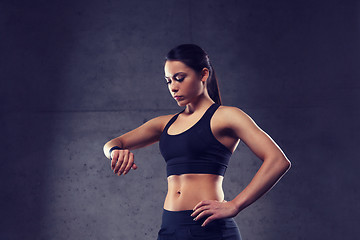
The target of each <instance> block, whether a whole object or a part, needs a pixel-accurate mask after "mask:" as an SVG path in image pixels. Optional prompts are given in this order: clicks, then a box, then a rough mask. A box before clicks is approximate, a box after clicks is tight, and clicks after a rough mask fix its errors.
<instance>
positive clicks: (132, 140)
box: [117, 116, 166, 150]
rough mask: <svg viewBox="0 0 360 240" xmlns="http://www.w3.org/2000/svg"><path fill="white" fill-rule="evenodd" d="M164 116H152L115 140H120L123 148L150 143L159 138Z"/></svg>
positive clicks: (132, 147) (139, 146)
mask: <svg viewBox="0 0 360 240" xmlns="http://www.w3.org/2000/svg"><path fill="white" fill-rule="evenodd" d="M164 118H166V116H161V117H157V118H153V119H151V120H149V121H147V122H146V123H144V124H142V125H141V126H139V127H138V128H135V129H134V130H131V131H130V132H127V133H125V134H123V135H121V136H119V137H117V140H118V141H120V142H121V144H122V147H123V148H126V149H130V150H132V149H137V148H141V147H145V146H148V145H151V144H153V143H155V142H157V141H159V139H160V135H161V133H162V128H163V125H164Z"/></svg>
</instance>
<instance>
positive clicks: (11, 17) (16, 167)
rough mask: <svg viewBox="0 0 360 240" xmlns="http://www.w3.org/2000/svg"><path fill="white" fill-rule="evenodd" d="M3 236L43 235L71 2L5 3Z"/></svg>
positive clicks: (68, 41) (0, 182) (0, 223)
mask: <svg viewBox="0 0 360 240" xmlns="http://www.w3.org/2000/svg"><path fill="white" fill-rule="evenodd" d="M0 9H2V10H1V15H2V18H3V19H5V21H2V25H1V28H2V32H5V33H6V35H3V37H2V40H1V41H2V44H3V45H4V46H6V48H5V49H3V50H2V53H1V55H2V59H3V61H2V67H1V69H0V71H1V76H2V77H1V78H2V86H1V88H0V92H1V95H0V96H1V97H0V98H1V99H0V100H1V103H2V104H1V118H0V124H1V133H2V136H3V138H2V140H1V167H0V169H1V175H0V176H1V179H0V186H1V198H0V206H1V216H2V217H1V220H0V239H21V238H22V239H29V236H31V239H39V236H40V227H41V220H42V214H43V208H44V205H45V203H44V202H43V192H44V188H45V184H46V181H45V180H46V178H47V177H48V176H47V169H48V168H49V167H51V162H48V159H49V156H50V154H51V153H52V152H51V148H52V147H53V146H52V139H53V137H54V136H53V135H52V133H53V119H54V117H53V114H52V113H53V112H54V111H56V104H57V99H58V98H59V97H60V93H61V91H60V86H61V84H62V71H63V70H62V68H63V66H64V64H65V62H66V58H67V55H68V53H69V52H70V50H71V49H69V48H68V46H70V45H71V42H72V35H71V24H70V23H71V21H69V19H67V18H66V10H67V9H66V8H64V6H57V5H56V4H54V3H50V2H41V3H38V2H33V1H31V2H27V1H23V3H19V2H18V1H17V2H11V3H10V1H9V2H8V3H5V2H2V3H1V7H0Z"/></svg>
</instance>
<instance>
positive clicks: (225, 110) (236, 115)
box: [214, 105, 256, 130]
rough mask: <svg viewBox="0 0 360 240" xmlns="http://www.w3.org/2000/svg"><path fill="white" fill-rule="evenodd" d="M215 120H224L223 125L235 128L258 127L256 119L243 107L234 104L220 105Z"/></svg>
mask: <svg viewBox="0 0 360 240" xmlns="http://www.w3.org/2000/svg"><path fill="white" fill-rule="evenodd" d="M214 119H215V121H220V122H222V125H223V127H227V128H231V129H233V130H235V129H238V130H239V129H241V128H249V127H256V124H255V122H254V120H253V119H252V118H251V117H250V116H249V115H248V114H247V113H245V112H244V111H243V110H242V109H240V108H237V107H232V106H222V105H221V106H220V107H219V108H218V109H217V110H216V112H215V114H214Z"/></svg>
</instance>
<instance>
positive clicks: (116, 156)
mask: <svg viewBox="0 0 360 240" xmlns="http://www.w3.org/2000/svg"><path fill="white" fill-rule="evenodd" d="M172 116H173V115H165V116H160V117H156V118H153V119H151V120H149V121H147V122H146V123H144V124H143V125H141V126H140V127H138V128H136V129H134V130H132V131H130V132H127V133H125V134H123V135H121V136H119V137H117V138H114V139H112V140H110V141H108V142H107V143H106V144H105V145H104V148H103V151H104V154H105V156H106V157H107V158H108V159H112V161H111V168H112V169H113V170H114V172H115V173H116V174H118V175H121V174H122V173H123V172H124V174H125V173H126V172H128V171H129V170H130V168H131V167H133V169H136V168H137V166H136V165H135V164H134V155H133V153H131V152H130V150H133V149H137V148H141V147H146V146H148V145H151V144H153V143H155V142H157V141H159V139H160V135H161V133H162V131H163V129H164V127H165V125H166V123H167V122H168V121H169V120H170V118H171V117H172ZM114 146H118V147H120V148H121V149H122V150H113V151H112V152H111V155H112V156H110V153H109V150H110V149H111V148H112V147H114Z"/></svg>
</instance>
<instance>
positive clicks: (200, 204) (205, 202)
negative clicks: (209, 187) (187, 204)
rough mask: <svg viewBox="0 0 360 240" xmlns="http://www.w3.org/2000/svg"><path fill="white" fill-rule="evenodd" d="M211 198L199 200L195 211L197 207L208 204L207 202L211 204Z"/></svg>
mask: <svg viewBox="0 0 360 240" xmlns="http://www.w3.org/2000/svg"><path fill="white" fill-rule="evenodd" d="M209 203H210V202H209V200H204V201H201V202H199V203H198V204H196V205H195V207H194V208H193V210H194V211H195V210H196V209H197V208H199V207H201V206H203V205H206V204H209Z"/></svg>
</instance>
